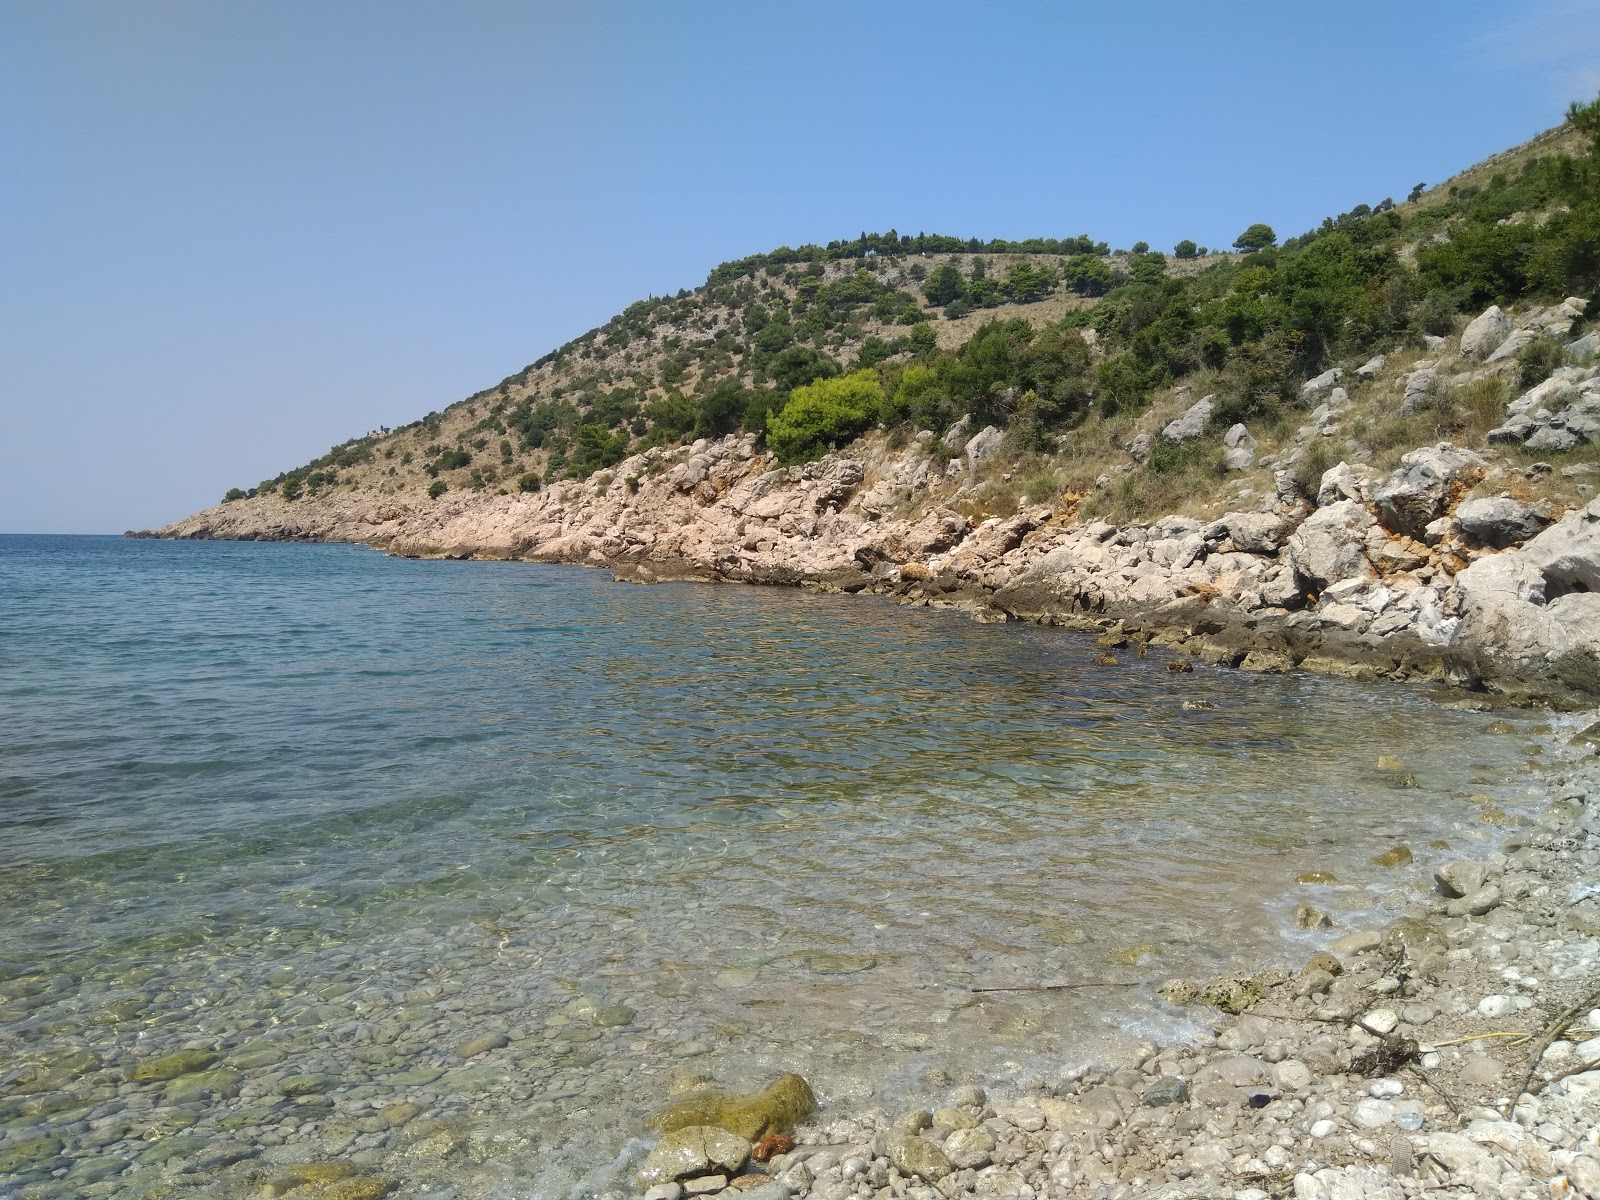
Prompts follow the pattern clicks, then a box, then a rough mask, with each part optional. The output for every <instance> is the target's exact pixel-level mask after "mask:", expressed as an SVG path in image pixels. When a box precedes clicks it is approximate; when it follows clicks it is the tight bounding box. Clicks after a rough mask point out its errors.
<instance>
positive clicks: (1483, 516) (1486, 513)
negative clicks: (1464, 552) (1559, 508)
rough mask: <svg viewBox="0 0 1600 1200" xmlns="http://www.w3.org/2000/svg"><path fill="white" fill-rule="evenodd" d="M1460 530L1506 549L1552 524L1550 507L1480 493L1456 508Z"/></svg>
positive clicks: (1478, 539)
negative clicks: (1480, 494)
mask: <svg viewBox="0 0 1600 1200" xmlns="http://www.w3.org/2000/svg"><path fill="white" fill-rule="evenodd" d="M1455 516H1456V520H1457V521H1458V522H1459V523H1460V525H1461V532H1462V533H1464V534H1466V536H1467V537H1469V538H1471V539H1472V540H1473V541H1474V542H1477V543H1479V544H1480V545H1484V546H1494V547H1496V548H1497V549H1504V548H1505V547H1507V546H1511V545H1515V544H1517V543H1519V542H1525V541H1527V540H1528V539H1529V538H1532V537H1534V536H1536V535H1537V534H1539V533H1541V532H1542V531H1543V530H1545V529H1546V528H1548V527H1549V525H1550V515H1549V510H1548V508H1546V507H1543V506H1541V505H1536V504H1528V503H1526V502H1525V501H1522V500H1515V499H1512V498H1511V497H1510V496H1480V497H1476V498H1474V499H1472V500H1463V501H1462V502H1461V504H1460V505H1459V506H1458V507H1457V508H1456V514H1455Z"/></svg>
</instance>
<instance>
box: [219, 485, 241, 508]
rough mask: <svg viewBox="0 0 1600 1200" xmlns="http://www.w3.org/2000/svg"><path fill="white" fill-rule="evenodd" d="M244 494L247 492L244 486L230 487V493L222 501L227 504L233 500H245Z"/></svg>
mask: <svg viewBox="0 0 1600 1200" xmlns="http://www.w3.org/2000/svg"><path fill="white" fill-rule="evenodd" d="M244 496H245V492H244V489H243V488H229V489H228V494H227V495H226V496H224V497H223V498H222V502H223V503H224V504H227V503H228V502H229V501H232V500H243V499H244Z"/></svg>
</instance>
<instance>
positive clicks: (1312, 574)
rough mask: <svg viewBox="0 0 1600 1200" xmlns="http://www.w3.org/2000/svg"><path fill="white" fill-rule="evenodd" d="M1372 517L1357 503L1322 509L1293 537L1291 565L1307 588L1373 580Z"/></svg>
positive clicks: (1352, 502) (1303, 524)
mask: <svg viewBox="0 0 1600 1200" xmlns="http://www.w3.org/2000/svg"><path fill="white" fill-rule="evenodd" d="M1371 528H1372V514H1371V513H1369V512H1368V511H1367V510H1366V509H1365V508H1363V507H1362V506H1361V505H1360V504H1358V503H1356V501H1354V500H1340V501H1337V502H1335V503H1333V504H1330V505H1328V506H1327V507H1325V508H1319V509H1317V511H1316V512H1314V513H1312V514H1311V516H1309V517H1307V518H1306V519H1305V521H1304V522H1302V523H1301V525H1300V528H1299V529H1297V530H1295V531H1294V533H1293V534H1291V535H1290V537H1289V561H1290V563H1291V564H1292V565H1293V566H1294V569H1295V573H1296V574H1297V575H1299V576H1300V578H1301V579H1303V580H1304V581H1305V582H1306V584H1307V585H1308V586H1309V587H1311V588H1313V589H1315V590H1317V591H1321V590H1323V589H1324V588H1326V587H1328V585H1330V584H1334V583H1338V582H1339V581H1340V580H1342V579H1355V578H1360V577H1370V576H1371V575H1372V574H1373V571H1372V566H1371V564H1370V563H1368V562H1367V555H1366V548H1365V547H1366V538H1367V531H1368V530H1369V529H1371Z"/></svg>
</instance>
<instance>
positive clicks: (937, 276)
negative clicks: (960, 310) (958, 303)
mask: <svg viewBox="0 0 1600 1200" xmlns="http://www.w3.org/2000/svg"><path fill="white" fill-rule="evenodd" d="M922 294H923V295H924V296H926V297H927V298H928V303H929V304H931V305H933V306H934V307H935V308H943V307H944V306H945V305H946V304H949V303H950V302H951V301H952V300H959V299H961V297H962V296H964V295H966V294H967V281H966V280H965V279H963V278H962V277H961V272H960V271H958V270H957V269H956V268H955V267H953V266H951V265H950V264H949V263H945V264H944V265H943V266H942V267H938V268H936V269H935V270H934V271H933V272H932V274H930V275H929V276H928V278H927V279H926V280H924V281H923V284H922Z"/></svg>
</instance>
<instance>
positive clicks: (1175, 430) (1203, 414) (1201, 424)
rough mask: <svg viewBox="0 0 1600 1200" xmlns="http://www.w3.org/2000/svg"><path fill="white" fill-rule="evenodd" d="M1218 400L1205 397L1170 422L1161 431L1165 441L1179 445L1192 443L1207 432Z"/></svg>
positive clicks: (1213, 397) (1212, 397)
mask: <svg viewBox="0 0 1600 1200" xmlns="http://www.w3.org/2000/svg"><path fill="white" fill-rule="evenodd" d="M1215 400H1216V397H1215V396H1204V397H1202V398H1201V399H1199V400H1196V401H1195V402H1194V403H1193V404H1191V405H1190V406H1189V408H1188V409H1187V410H1186V411H1185V412H1184V414H1183V415H1182V416H1181V417H1178V418H1177V419H1176V420H1174V421H1169V422H1168V423H1167V424H1166V426H1165V427H1164V428H1163V429H1162V430H1161V437H1162V439H1163V440H1164V441H1167V442H1171V443H1172V444H1174V445H1177V444H1179V443H1182V442H1192V441H1194V440H1195V439H1196V438H1198V437H1200V436H1201V435H1202V434H1204V433H1205V431H1206V426H1207V425H1209V424H1210V423H1211V411H1212V409H1213V407H1215V405H1214V403H1213V402H1214V401H1215Z"/></svg>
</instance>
